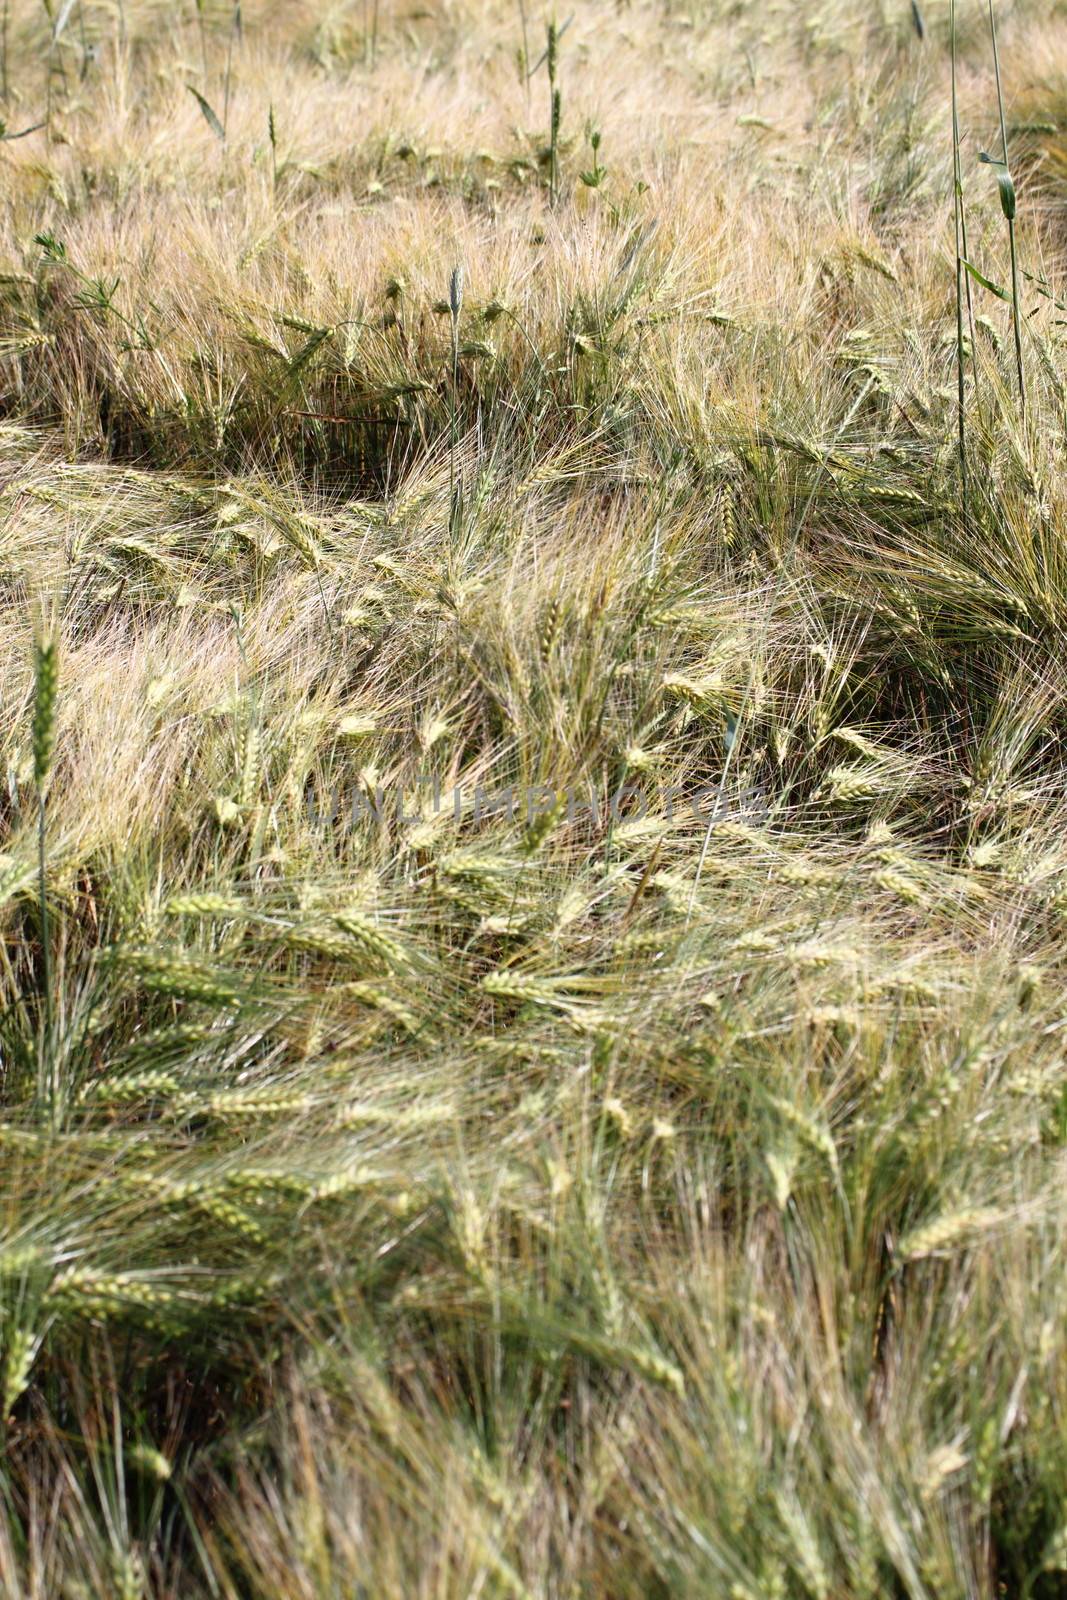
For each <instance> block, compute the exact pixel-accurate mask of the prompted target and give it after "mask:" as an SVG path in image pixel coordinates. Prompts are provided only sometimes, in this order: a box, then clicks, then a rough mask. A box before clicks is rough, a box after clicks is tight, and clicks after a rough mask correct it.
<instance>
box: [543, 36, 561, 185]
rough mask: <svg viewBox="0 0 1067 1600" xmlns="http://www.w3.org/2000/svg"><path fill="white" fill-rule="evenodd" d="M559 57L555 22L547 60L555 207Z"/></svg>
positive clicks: (551, 181) (550, 173)
mask: <svg viewBox="0 0 1067 1600" xmlns="http://www.w3.org/2000/svg"><path fill="white" fill-rule="evenodd" d="M558 56H559V30H558V29H557V27H556V24H555V22H550V23H549V24H548V37H547V41H546V49H545V60H546V63H547V65H548V95H549V134H548V203H549V205H550V206H554V205H555V203H556V197H557V195H558V193H559V125H560V118H561V111H562V101H561V99H560V92H559V89H558V88H557V87H556V65H557V60H558Z"/></svg>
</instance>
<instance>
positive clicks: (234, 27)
mask: <svg viewBox="0 0 1067 1600" xmlns="http://www.w3.org/2000/svg"><path fill="white" fill-rule="evenodd" d="M241 32H242V27H241V0H235V3H234V8H233V17H232V19H231V21H230V42H229V44H228V45H227V47H226V83H225V87H224V89H223V93H222V128H223V132H224V133H226V132H228V131H229V126H230V84H231V81H232V76H233V47H234V44H235V43H236V42H237V41H239V40H240V38H241Z"/></svg>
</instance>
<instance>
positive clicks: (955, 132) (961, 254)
mask: <svg viewBox="0 0 1067 1600" xmlns="http://www.w3.org/2000/svg"><path fill="white" fill-rule="evenodd" d="M949 38H950V53H951V70H952V207H953V216H954V221H955V244H956V429H957V445H958V450H959V459H960V499H961V501H962V504H963V515H964V517H966V516H967V498H968V496H967V395H966V382H965V377H966V374H965V370H964V347H963V295H964V269H963V263H964V261H965V260H966V253H967V246H966V243H965V239H966V235H965V232H964V229H965V226H966V224H965V221H964V210H963V173H962V170H961V164H960V119H959V105H958V101H957V93H956V0H950V5H949ZM968 292H969V288H968Z"/></svg>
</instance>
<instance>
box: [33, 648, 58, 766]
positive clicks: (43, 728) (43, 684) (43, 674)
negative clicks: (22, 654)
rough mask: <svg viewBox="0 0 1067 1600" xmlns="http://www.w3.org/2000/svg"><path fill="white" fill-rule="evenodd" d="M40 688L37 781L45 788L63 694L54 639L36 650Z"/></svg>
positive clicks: (35, 729)
mask: <svg viewBox="0 0 1067 1600" xmlns="http://www.w3.org/2000/svg"><path fill="white" fill-rule="evenodd" d="M34 668H35V676H36V691H35V695H34V705H33V781H34V783H35V784H36V785H37V788H38V789H43V788H44V787H45V785H46V783H47V782H48V775H49V773H50V772H51V770H52V757H53V755H54V753H55V746H56V700H57V697H58V693H59V646H58V644H57V643H56V641H55V640H54V639H49V640H46V641H45V642H43V643H41V644H38V645H37V646H36V647H35V650H34Z"/></svg>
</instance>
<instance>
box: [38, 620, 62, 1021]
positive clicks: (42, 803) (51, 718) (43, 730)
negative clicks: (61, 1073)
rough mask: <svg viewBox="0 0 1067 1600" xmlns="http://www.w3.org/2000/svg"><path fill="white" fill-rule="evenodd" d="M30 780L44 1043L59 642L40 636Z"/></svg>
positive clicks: (48, 1004)
mask: <svg viewBox="0 0 1067 1600" xmlns="http://www.w3.org/2000/svg"><path fill="white" fill-rule="evenodd" d="M34 676H35V690H34V705H33V781H34V786H35V788H36V790H37V892H38V902H39V906H40V918H41V982H42V985H43V988H44V1015H45V1046H46V1048H47V1046H48V1045H49V1043H50V1041H51V1038H52V972H51V950H50V942H49V932H48V893H47V887H48V877H47V868H48V861H47V851H46V844H45V831H46V825H47V818H48V801H47V796H48V779H49V774H50V773H51V770H52V755H53V752H54V750H55V739H56V698H57V694H58V690H59V646H58V645H57V643H56V641H55V639H47V640H43V641H42V642H41V643H40V644H38V645H37V646H36V648H35V651H34Z"/></svg>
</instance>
